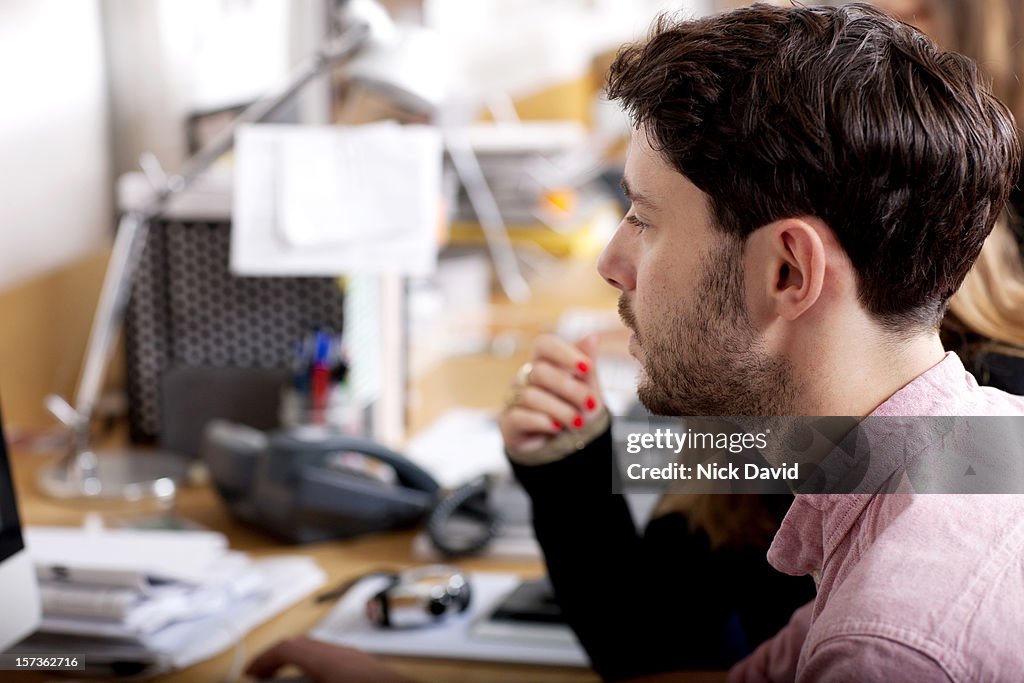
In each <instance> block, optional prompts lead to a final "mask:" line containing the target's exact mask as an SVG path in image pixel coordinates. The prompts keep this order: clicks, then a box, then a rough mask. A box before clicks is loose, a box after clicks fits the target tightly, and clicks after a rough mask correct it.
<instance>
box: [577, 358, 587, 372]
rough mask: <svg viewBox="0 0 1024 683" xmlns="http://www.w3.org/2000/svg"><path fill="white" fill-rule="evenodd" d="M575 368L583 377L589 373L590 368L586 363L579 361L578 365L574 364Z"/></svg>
mask: <svg viewBox="0 0 1024 683" xmlns="http://www.w3.org/2000/svg"><path fill="white" fill-rule="evenodd" d="M576 367H577V368H579V369H580V372H582V373H583V374H584V375H585V374H587V373H588V372H590V366H589V365H587V363H586V361H582V360H581V361H580V362H579V363H577V364H576Z"/></svg>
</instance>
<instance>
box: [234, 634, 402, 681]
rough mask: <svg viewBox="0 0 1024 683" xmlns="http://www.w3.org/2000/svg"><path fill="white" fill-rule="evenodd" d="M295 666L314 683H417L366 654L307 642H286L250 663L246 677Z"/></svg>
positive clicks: (351, 649) (263, 674) (301, 640)
mask: <svg viewBox="0 0 1024 683" xmlns="http://www.w3.org/2000/svg"><path fill="white" fill-rule="evenodd" d="M289 665H290V666H294V667H296V668H297V669H299V671H301V672H302V675H303V676H304V677H306V678H307V679H309V681H310V682H311V683H357V682H358V683H415V682H414V681H413V680H412V679H410V678H408V677H406V676H403V675H402V674H400V673H398V672H397V671H395V670H394V669H391V668H389V667H388V666H386V665H384V664H382V663H381V662H380V661H379V660H378V659H377V658H376V657H373V656H371V655H368V654H366V653H365V652H363V651H362V650H356V649H354V648H351V647H343V646H341V645H329V644H328V643H321V642H320V641H317V640H313V639H311V638H307V637H305V636H303V637H300V638H290V639H288V640H282V641H281V642H279V643H278V644H276V645H274V646H273V647H271V648H270V649H268V650H264V651H263V652H261V653H260V654H259V655H258V656H257V657H256V658H255V659H253V660H252V662H250V664H249V667H248V668H247V669H246V673H247V674H248V675H249V676H251V677H253V678H257V679H264V678H269V677H271V676H273V675H274V674H275V673H276V672H277V671H278V669H281V668H282V667H285V666H289Z"/></svg>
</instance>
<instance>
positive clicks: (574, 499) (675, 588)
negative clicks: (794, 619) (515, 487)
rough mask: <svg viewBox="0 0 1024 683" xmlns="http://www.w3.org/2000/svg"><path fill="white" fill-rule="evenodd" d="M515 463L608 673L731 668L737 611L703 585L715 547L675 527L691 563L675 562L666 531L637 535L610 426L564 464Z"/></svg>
mask: <svg viewBox="0 0 1024 683" xmlns="http://www.w3.org/2000/svg"><path fill="white" fill-rule="evenodd" d="M513 469H514V471H515V474H516V476H517V477H518V479H519V481H520V482H521V483H522V484H523V487H524V488H525V489H526V491H527V493H528V494H529V496H530V498H531V499H532V501H533V525H534V530H535V532H536V535H537V540H538V541H539V542H540V545H541V548H542V550H543V552H544V558H545V561H546V563H547V568H548V573H549V575H550V577H551V582H552V585H553V586H554V589H555V595H556V598H557V600H558V602H559V605H560V606H561V608H562V611H563V613H564V616H565V618H566V620H567V621H568V623H569V625H570V626H571V627H572V629H573V630H574V631H575V632H576V635H577V637H578V638H579V640H580V643H581V644H582V645H583V647H584V649H585V650H586V651H587V654H588V655H589V657H590V660H591V664H592V665H593V667H594V669H595V670H596V671H597V672H598V674H600V675H601V676H602V678H604V679H606V680H617V679H623V678H629V677H634V676H640V675H644V674H650V673H657V672H663V671H674V670H678V669H686V668H690V669H692V668H717V669H722V668H727V667H728V666H729V664H731V661H730V660H731V658H730V657H728V655H727V653H726V652H725V649H724V648H723V644H722V638H723V633H725V632H726V622H727V621H728V619H729V615H728V614H727V613H726V611H725V610H723V609H718V608H716V607H715V605H716V601H715V599H714V597H715V596H714V595H713V593H714V592H715V588H714V586H713V585H710V586H709V585H707V584H702V582H701V580H702V578H711V577H709V576H705V575H706V574H710V572H711V571H713V565H712V564H711V563H709V562H707V561H706V555H707V553H708V550H707V546H706V543H705V544H704V550H703V551H702V550H701V544H700V543H699V542H698V543H693V542H692V541H693V539H692V538H689V537H687V536H686V534H685V533H682V532H680V530H679V529H678V528H675V529H673V530H672V535H673V537H674V542H675V543H676V544H677V547H673V548H672V549H671V552H673V553H674V554H675V553H682V554H683V555H684V556H685V561H684V562H683V563H678V564H676V566H671V565H669V566H666V564H665V563H664V562H663V561H662V559H663V558H660V557H659V554H660V553H663V552H664V550H665V549H664V547H663V546H664V545H665V540H666V539H665V538H664V534H659V535H657V537H656V538H657V539H659V540H657V541H654V542H652V540H653V539H651V538H650V535H649V534H648V535H644V536H641V535H640V534H638V533H637V532H636V528H635V526H634V523H633V519H632V516H631V515H630V512H629V509H628V508H627V506H626V501H625V499H624V498H623V497H622V496H621V495H614V494H612V472H613V455H612V440H611V430H610V429H609V430H607V431H605V432H604V433H603V434H601V436H599V437H598V438H597V439H595V440H594V441H593V442H591V444H590V445H588V446H587V447H585V448H584V449H582V450H580V451H577V452H575V453H573V454H571V455H569V456H567V457H566V458H564V459H562V460H558V461H556V462H553V463H549V464H545V465H537V466H532V467H531V466H522V465H516V464H514V463H513ZM669 542H670V543H672V542H673V540H672V539H669ZM702 552H703V554H702ZM674 564H675V563H674ZM712 583H714V582H713V581H712ZM787 616H788V615H787Z"/></svg>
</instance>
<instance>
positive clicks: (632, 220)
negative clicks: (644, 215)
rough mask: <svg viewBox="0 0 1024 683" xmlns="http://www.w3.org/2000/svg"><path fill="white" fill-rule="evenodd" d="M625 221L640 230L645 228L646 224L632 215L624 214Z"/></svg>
mask: <svg viewBox="0 0 1024 683" xmlns="http://www.w3.org/2000/svg"><path fill="white" fill-rule="evenodd" d="M626 222H627V223H629V224H630V225H632V226H633V227H635V228H636V229H637V230H639V231H640V232H643V231H644V230H646V229H647V224H646V223H644V222H643V221H642V220H640V219H639V218H637V217H636V216H634V215H629V216H626Z"/></svg>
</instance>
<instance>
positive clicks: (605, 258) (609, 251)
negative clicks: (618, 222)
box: [597, 229, 636, 292]
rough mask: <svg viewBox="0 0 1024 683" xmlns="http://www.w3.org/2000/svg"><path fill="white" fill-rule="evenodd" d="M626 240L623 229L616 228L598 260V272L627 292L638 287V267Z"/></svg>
mask: <svg viewBox="0 0 1024 683" xmlns="http://www.w3.org/2000/svg"><path fill="white" fill-rule="evenodd" d="M624 242H625V240H624V239H623V231H622V230H621V229H620V230H616V231H615V235H614V236H613V237H612V240H611V242H609V243H608V244H607V245H605V248H604V251H602V252H601V257H600V258H599V259H598V260H597V272H598V273H600V274H601V277H603V278H604V279H605V282H607V283H608V284H610V285H611V286H612V287H615V288H616V289H618V290H620V291H623V292H626V291H630V290H632V289H634V288H635V287H636V269H635V268H634V266H633V259H632V258H631V255H630V251H629V249H628V248H627V245H626V244H624Z"/></svg>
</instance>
